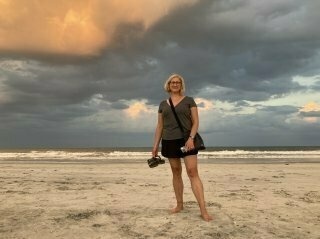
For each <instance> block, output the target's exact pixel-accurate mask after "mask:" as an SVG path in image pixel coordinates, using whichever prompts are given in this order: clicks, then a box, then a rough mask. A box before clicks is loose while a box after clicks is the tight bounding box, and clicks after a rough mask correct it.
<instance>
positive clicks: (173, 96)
mask: <svg viewBox="0 0 320 239" xmlns="http://www.w3.org/2000/svg"><path fill="white" fill-rule="evenodd" d="M170 97H171V98H174V99H179V98H181V97H183V95H182V94H180V93H178V92H177V93H173V92H171V94H170Z"/></svg>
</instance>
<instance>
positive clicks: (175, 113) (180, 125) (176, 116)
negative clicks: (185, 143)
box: [169, 97, 184, 137]
mask: <svg viewBox="0 0 320 239" xmlns="http://www.w3.org/2000/svg"><path fill="white" fill-rule="evenodd" d="M169 103H170V106H171V110H172V112H173V114H174V117H175V118H176V121H177V123H178V125H179V128H180V130H181V133H182V137H184V131H183V127H182V124H181V122H180V120H179V117H178V115H177V112H176V110H175V109H174V106H173V103H172V100H171V97H170V98H169Z"/></svg>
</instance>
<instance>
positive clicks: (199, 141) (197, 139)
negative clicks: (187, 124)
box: [169, 98, 206, 150]
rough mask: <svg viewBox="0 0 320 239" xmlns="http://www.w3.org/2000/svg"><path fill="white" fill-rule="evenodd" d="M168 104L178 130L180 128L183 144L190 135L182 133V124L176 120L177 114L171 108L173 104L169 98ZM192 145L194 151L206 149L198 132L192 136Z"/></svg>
mask: <svg viewBox="0 0 320 239" xmlns="http://www.w3.org/2000/svg"><path fill="white" fill-rule="evenodd" d="M169 103H170V106H171V109H172V112H173V114H174V117H175V118H176V121H177V123H178V125H179V128H180V130H181V133H182V136H183V138H184V140H185V142H186V141H187V140H188V139H189V136H190V135H189V134H185V133H187V132H184V131H183V127H182V124H181V122H180V120H179V118H178V115H177V113H176V111H175V109H174V106H173V103H172V100H171V98H169ZM193 143H194V149H195V150H204V149H206V147H205V146H204V143H203V139H202V137H201V136H200V134H199V133H198V132H197V133H196V135H195V136H194V139H193Z"/></svg>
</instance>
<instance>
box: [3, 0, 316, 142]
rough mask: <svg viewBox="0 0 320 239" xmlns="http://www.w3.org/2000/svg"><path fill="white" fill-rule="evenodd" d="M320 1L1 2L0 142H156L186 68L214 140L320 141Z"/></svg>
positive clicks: (189, 88) (207, 135)
mask: <svg viewBox="0 0 320 239" xmlns="http://www.w3.org/2000/svg"><path fill="white" fill-rule="evenodd" d="M319 12H320V1H318V0H304V1H301V0H269V1H259V0H161V1H158V0H131V1H127V0H55V1H51V0H42V1H38V0H0V148H25V147H59V148H60V147H62V148H69V147H127V146H129V147H152V145H153V135H154V130H155V127H156V123H157V114H158V113H157V111H158V106H159V104H160V102H161V101H162V100H164V99H166V98H168V94H167V93H166V92H165V91H164V89H163V84H164V82H165V81H166V79H167V78H168V77H169V75H170V74H172V73H178V74H181V75H182V76H183V77H184V79H185V82H186V95H188V96H191V97H193V98H194V99H195V101H196V103H197V105H198V110H199V117H200V127H199V132H200V134H201V135H202V136H203V138H204V140H205V143H206V145H207V146H318V145H320V31H319V24H320V14H319Z"/></svg>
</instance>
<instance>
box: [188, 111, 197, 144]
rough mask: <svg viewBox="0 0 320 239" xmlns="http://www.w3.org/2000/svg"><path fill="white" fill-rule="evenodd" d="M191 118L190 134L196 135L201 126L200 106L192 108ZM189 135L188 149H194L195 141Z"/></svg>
mask: <svg viewBox="0 0 320 239" xmlns="http://www.w3.org/2000/svg"><path fill="white" fill-rule="evenodd" d="M191 120H192V127H191V131H190V136H191V137H194V136H195V135H196V133H197V132H198V128H199V115H198V108H197V107H192V108H191ZM191 137H189V139H188V140H187V142H186V146H187V149H188V150H190V149H193V148H194V143H193V139H192V138H191Z"/></svg>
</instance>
